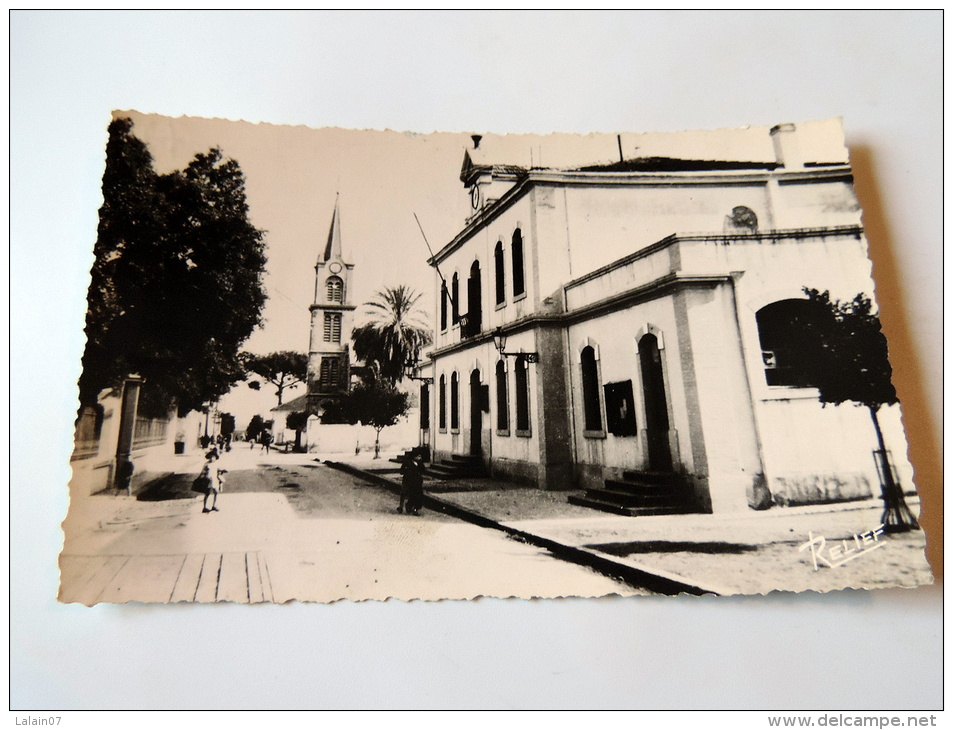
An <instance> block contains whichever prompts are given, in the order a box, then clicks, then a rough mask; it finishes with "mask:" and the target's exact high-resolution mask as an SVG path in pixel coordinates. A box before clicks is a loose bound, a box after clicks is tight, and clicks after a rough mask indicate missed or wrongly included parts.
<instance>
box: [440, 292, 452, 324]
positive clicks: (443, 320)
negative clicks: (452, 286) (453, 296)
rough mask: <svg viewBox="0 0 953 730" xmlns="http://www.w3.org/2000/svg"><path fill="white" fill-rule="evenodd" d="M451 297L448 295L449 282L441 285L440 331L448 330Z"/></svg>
mask: <svg viewBox="0 0 953 730" xmlns="http://www.w3.org/2000/svg"><path fill="white" fill-rule="evenodd" d="M449 298H450V295H449V294H448V293H447V282H443V283H442V284H441V285H440V329H441V330H445V329H447V300H448V299H449Z"/></svg>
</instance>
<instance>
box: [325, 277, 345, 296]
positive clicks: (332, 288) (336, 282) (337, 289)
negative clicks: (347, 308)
mask: <svg viewBox="0 0 953 730" xmlns="http://www.w3.org/2000/svg"><path fill="white" fill-rule="evenodd" d="M328 301H329V302H343V301H344V281H342V280H341V278H340V277H338V276H332V277H331V278H329V279H328Z"/></svg>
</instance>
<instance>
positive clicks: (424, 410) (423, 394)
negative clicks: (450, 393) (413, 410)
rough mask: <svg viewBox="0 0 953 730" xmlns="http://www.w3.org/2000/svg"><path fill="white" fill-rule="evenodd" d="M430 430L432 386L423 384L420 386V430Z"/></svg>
mask: <svg viewBox="0 0 953 730" xmlns="http://www.w3.org/2000/svg"><path fill="white" fill-rule="evenodd" d="M429 428H430V386H429V385H427V384H426V383H423V384H422V385H421V386H420V430H421V431H426V430H427V429H429Z"/></svg>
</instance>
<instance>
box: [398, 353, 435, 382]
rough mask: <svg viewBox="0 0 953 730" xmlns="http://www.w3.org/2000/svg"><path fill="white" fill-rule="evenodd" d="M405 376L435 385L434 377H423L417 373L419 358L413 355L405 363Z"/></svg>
mask: <svg viewBox="0 0 953 730" xmlns="http://www.w3.org/2000/svg"><path fill="white" fill-rule="evenodd" d="M404 377H405V378H407V379H409V380H417V381H419V382H421V383H426V384H427V385H433V378H421V377H419V376H418V375H417V358H416V357H414V356H411V357H410V358H409V359H408V360H407V362H406V363H404Z"/></svg>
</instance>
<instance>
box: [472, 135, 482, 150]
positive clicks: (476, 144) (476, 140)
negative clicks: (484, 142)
mask: <svg viewBox="0 0 953 730" xmlns="http://www.w3.org/2000/svg"><path fill="white" fill-rule="evenodd" d="M470 139H472V140H473V149H475V150H478V149H480V140H481V139H483V135H482V134H471V135H470Z"/></svg>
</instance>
